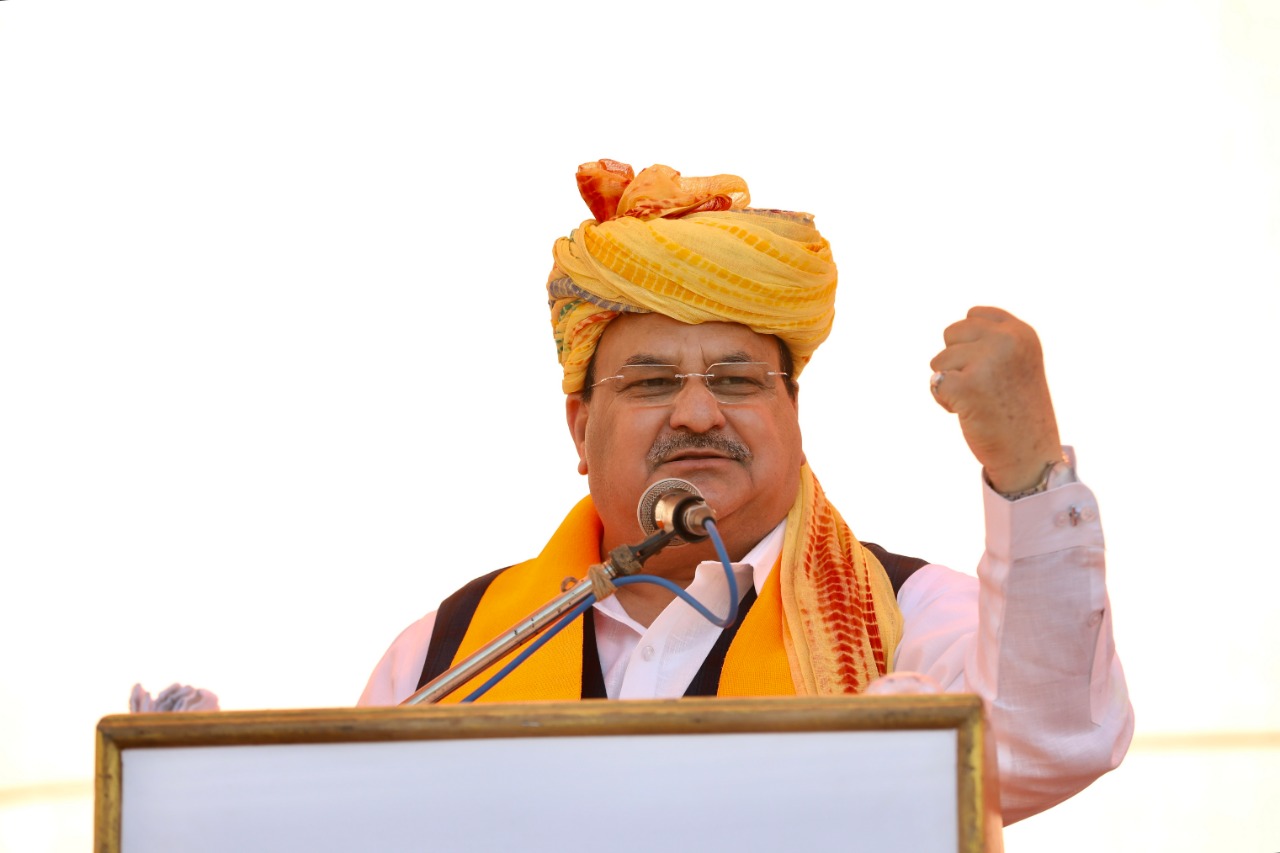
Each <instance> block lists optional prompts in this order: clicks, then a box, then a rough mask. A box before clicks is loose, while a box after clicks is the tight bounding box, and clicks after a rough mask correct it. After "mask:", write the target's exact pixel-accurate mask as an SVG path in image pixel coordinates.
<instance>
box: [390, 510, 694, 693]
mask: <svg viewBox="0 0 1280 853" xmlns="http://www.w3.org/2000/svg"><path fill="white" fill-rule="evenodd" d="M675 535H676V534H675V531H674V530H662V531H659V532H657V533H655V534H653V535H652V536H650V537H649V538H648V539H646V540H644V541H643V542H641V543H640V544H639V545H634V546H632V545H619V546H618V547H617V548H614V549H613V550H612V551H610V552H609V561H608V562H607V563H604V564H603V566H602V568H603V569H604V573H605V575H606V576H608V578H609V579H610V580H613V579H614V578H616V577H625V576H626V575H633V574H635V573H637V572H639V571H640V567H641V565H643V563H644V561H645V560H647V559H648V558H649V557H651V556H653V555H654V554H656V553H658V551H660V550H662V548H663V546H665V545H666V544H667V543H668V542H669V541H671V539H672V537H674V536H675ZM592 589H593V588H592V585H591V583H590V581H588V580H587V579H586V578H583V579H581V580H579V581H578V582H577V583H576V584H574V585H573V586H572V587H570V588H569V589H567V590H566V591H565V592H563V593H561V594H560V595H559V596H557V597H556V598H553V599H552V600H551V601H549V602H548V603H546V604H544V605H543V606H542V607H541V608H540V609H539V610H536V611H534V612H533V613H531V614H530V615H528V616H526V617H525V618H524V619H522V620H520V621H519V622H518V623H516V624H515V625H514V626H512V627H511V628H509V629H508V630H507V631H505V632H504V633H502V634H500V635H499V636H498V637H496V638H494V639H493V640H490V641H489V642H488V643H486V644H485V645H483V646H481V647H480V648H479V649H477V650H476V651H474V652H472V653H471V654H470V655H468V656H467V657H466V658H464V659H463V660H460V661H458V662H457V663H456V664H454V665H453V666H452V667H450V668H449V669H447V670H445V671H444V672H442V673H440V674H439V675H438V676H436V677H435V678H433V679H432V680H431V681H428V682H427V683H426V684H424V685H422V687H420V688H418V691H417V692H416V693H414V694H413V695H412V696H410V697H409V698H408V699H405V700H404V701H403V702H401V703H400V704H401V705H420V704H422V703H423V702H426V703H428V704H431V703H435V702H439V701H440V700H441V699H443V698H444V697H446V696H448V695H449V694H450V693H453V692H454V691H455V690H457V689H458V688H459V687H461V686H462V685H464V684H466V683H467V682H468V681H470V680H471V679H473V678H475V677H476V676H477V675H479V674H480V673H481V672H483V671H484V670H485V669H487V668H488V667H490V666H491V665H493V664H494V663H495V662H497V661H499V660H501V659H502V658H503V657H505V656H506V655H507V654H508V653H510V652H513V651H515V650H516V649H518V648H520V647H521V646H523V645H525V644H526V643H528V642H530V641H531V640H533V638H534V637H536V636H538V635H539V634H541V633H542V632H543V631H544V630H545V629H546V628H547V627H549V626H550V625H551V624H552V623H554V622H555V621H556V620H557V619H559V618H560V617H561V616H563V615H564V614H566V613H568V612H569V611H570V610H572V609H573V608H575V607H577V606H578V605H579V604H581V603H582V600H583V599H585V598H586V597H587V596H588V595H590V594H591V592H592Z"/></svg>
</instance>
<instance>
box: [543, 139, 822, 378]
mask: <svg viewBox="0 0 1280 853" xmlns="http://www.w3.org/2000/svg"><path fill="white" fill-rule="evenodd" d="M578 188H579V191H580V192H581V193H582V198H583V200H584V201H586V202H587V206H588V207H590V208H591V212H592V214H593V215H594V216H595V219H588V220H587V221H585V222H583V223H582V224H581V225H580V226H579V227H578V228H577V230H575V231H574V232H573V233H572V234H570V235H569V236H568V237H561V238H560V239H558V240H557V241H556V244H555V247H554V249H553V255H554V256H555V266H554V267H552V269H551V276H550V278H549V279H548V280H547V294H548V297H549V298H550V304H551V325H552V328H553V330H554V333H555V339H556V347H557V350H558V352H559V356H560V364H561V365H562V366H563V367H564V391H565V393H566V394H569V393H573V392H574V391H580V390H582V385H583V380H584V377H585V375H586V370H587V365H588V363H590V361H591V356H592V354H593V353H594V352H595V348H596V343H597V342H598V341H599V339H600V335H601V334H602V333H603V332H604V329H605V326H606V325H608V323H609V321H610V320H612V319H613V318H614V317H616V316H618V314H620V313H623V312H639V313H644V312H657V313H659V314H665V315H667V316H668V317H671V318H673V319H676V320H679V321H681V322H683V323H709V322H729V323H741V324H742V325H744V326H747V327H749V328H751V330H752V331H755V332H758V333H760V334H763V335H776V336H777V337H778V338H780V339H781V340H782V341H783V342H784V343H786V345H787V347H788V348H789V349H790V350H791V355H792V357H793V359H794V361H795V371H794V375H796V376H799V375H800V371H801V370H802V369H803V368H804V365H805V364H806V363H808V361H809V358H810V357H811V356H812V355H813V352H814V350H816V349H817V348H818V345H819V344H820V343H822V342H823V341H824V340H826V339H827V335H828V334H830V332H831V323H832V320H833V319H834V317H835V298H836V265H835V261H833V260H832V258H831V247H830V246H829V245H828V244H827V241H826V240H824V239H823V237H822V235H821V234H819V233H818V230H817V229H816V228H814V227H813V217H812V216H810V215H809V214H807V213H792V212H789V211H783V210H761V209H754V208H749V207H747V206H746V205H747V204H749V203H750V201H751V196H750V193H748V191H747V184H746V182H745V181H744V180H742V178H739V177H738V176H736V175H715V176H713V177H709V178H685V177H682V176H681V175H680V173H679V172H677V171H676V170H674V169H672V168H670V167H669V166H650V167H649V168H647V169H644V170H643V171H641V172H640V174H639V175H635V174H634V173H633V172H632V170H631V167H630V166H628V165H626V164H625V163H618V162H616V161H614V160H600V161H597V162H595V163H585V164H583V165H582V166H580V167H578Z"/></svg>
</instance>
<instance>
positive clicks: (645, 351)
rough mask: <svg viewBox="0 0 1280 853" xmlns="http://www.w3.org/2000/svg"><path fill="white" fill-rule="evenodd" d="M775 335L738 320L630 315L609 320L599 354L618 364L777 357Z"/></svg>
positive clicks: (768, 358)
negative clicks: (681, 319) (685, 320)
mask: <svg viewBox="0 0 1280 853" xmlns="http://www.w3.org/2000/svg"><path fill="white" fill-rule="evenodd" d="M777 351H778V343H777V339H776V338H774V337H773V336H771V335H762V334H759V333H758V332H754V331H752V330H751V329H750V328H748V327H747V326H743V325H741V324H740V323H698V324H690V323H681V322H679V321H677V320H673V319H671V318H670V317H665V316H663V315H660V314H644V315H629V316H624V317H619V318H617V319H616V320H614V321H613V322H611V323H610V324H609V327H608V328H607V329H605V331H604V335H603V336H602V337H601V339H600V346H599V350H598V354H607V357H608V358H609V360H610V361H612V362H615V363H617V364H679V363H680V362H681V361H682V360H687V359H693V360H695V361H702V362H705V363H706V364H712V363H715V362H723V361H764V360H772V359H771V357H773V358H776V356H777Z"/></svg>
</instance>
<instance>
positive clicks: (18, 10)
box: [0, 0, 1280, 846]
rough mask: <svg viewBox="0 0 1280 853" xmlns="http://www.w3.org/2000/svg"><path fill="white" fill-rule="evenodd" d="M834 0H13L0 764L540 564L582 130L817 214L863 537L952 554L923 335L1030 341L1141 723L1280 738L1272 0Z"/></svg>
mask: <svg viewBox="0 0 1280 853" xmlns="http://www.w3.org/2000/svg"><path fill="white" fill-rule="evenodd" d="M832 8H833V7H829V6H828V5H826V4H823V5H818V4H809V3H804V2H800V3H791V4H786V6H785V7H777V6H763V5H761V6H757V5H755V4H749V3H740V2H738V3H729V2H713V3H696V4H695V3H671V2H657V3H646V4H643V5H636V6H621V5H619V6H616V7H609V6H602V5H601V4H598V3H588V2H556V3H552V4H525V5H521V6H518V7H513V8H504V7H487V6H477V5H467V4H453V5H441V4H420V3H392V2H385V3H372V4H363V5H360V6H353V5H351V4H341V3H333V2H307V3H302V2H297V0H266V2H261V3H255V4H251V5H244V6H238V7H236V6H233V7H228V6H225V5H217V4H195V3H175V2H159V0H153V1H152V2H127V3H110V4H104V3H92V2H87V0H42V2H31V0H25V2H24V0H12V2H5V3H3V4H0V578H2V579H3V580H2V581H0V583H2V584H3V586H0V647H2V648H3V649H4V651H3V653H0V791H3V790H4V789H6V788H10V789H12V788H19V787H22V786H30V785H37V784H55V783H62V782H67V781H76V780H84V779H88V778H89V776H90V774H91V772H92V758H93V756H92V732H93V725H94V723H95V722H96V720H97V719H98V718H99V717H101V716H103V715H105V714H111V713H118V712H122V711H124V710H125V709H126V707H127V697H128V694H129V689H130V687H131V686H132V685H133V684H134V683H135V682H138V681H140V682H142V683H143V684H144V686H146V687H147V688H148V689H150V690H152V692H158V691H159V690H160V689H162V688H163V687H165V686H166V685H168V684H169V683H171V682H174V681H180V682H184V683H190V684H194V685H197V686H202V687H207V688H209V689H212V690H213V691H215V692H216V693H218V695H219V696H220V697H221V699H222V704H223V707H224V708H227V709H245V708H279V707H309V706H340V705H348V704H352V703H354V701H355V699H356V697H357V696H358V695H359V693H360V690H361V688H362V687H363V684H364V680H365V678H366V677H367V676H368V673H369V671H370V670H371V669H372V667H373V665H374V663H375V662H376V661H377V659H378V657H379V656H380V655H381V654H382V652H383V650H384V649H385V648H386V646H387V645H388V644H389V643H390V641H391V640H392V639H393V638H394V637H395V635H396V633H397V632H398V631H399V630H400V629H401V628H403V627H404V626H405V625H406V624H408V623H409V622H410V621H412V620H413V619H415V618H417V617H419V616H421V615H422V614H423V613H425V612H426V611H428V610H430V609H432V608H434V606H435V605H436V603H438V601H439V600H440V598H442V597H443V596H444V595H446V594H448V593H449V592H451V591H452V590H453V589H455V588H456V587H457V586H458V585H460V584H461V583H462V582H464V581H465V580H467V579H469V578H471V577H473V576H476V575H478V574H482V573H485V572H488V571H490V570H492V569H494V568H497V567H500V566H503V565H508V564H510V563H513V562H516V561H518V560H521V559H525V558H527V557H529V556H531V555H533V554H535V553H536V552H537V551H538V550H539V549H540V548H541V545H542V543H543V542H544V541H545V539H546V537H547V536H548V535H549V533H550V531H551V530H552V529H553V527H554V525H555V524H557V523H558V522H559V520H560V518H561V517H562V516H563V514H564V513H565V512H566V511H567V510H568V508H569V507H570V506H571V505H572V504H573V502H574V501H576V499H577V498H579V497H580V496H581V495H582V494H583V493H584V492H585V481H584V480H583V479H581V478H579V477H578V475H577V474H576V473H575V467H574V466H575V461H576V457H575V455H574V453H573V448H572V445H571V443H570V441H569V439H568V435H567V432H566V429H565V427H564V421H563V402H562V396H561V395H560V393H559V390H558V389H559V369H558V366H557V364H556V361H555V355H554V348H553V345H552V342H551V336H550V326H549V321H548V315H547V311H546V306H545V291H544V289H543V284H544V282H545V277H546V274H547V271H548V270H549V267H550V249H551V245H552V242H553V241H554V239H555V238H556V237H557V236H559V235H562V234H566V233H568V232H569V231H570V230H571V229H572V228H573V227H575V226H576V225H577V224H578V223H579V222H580V221H581V220H583V219H586V218H587V217H588V215H589V214H588V212H587V210H586V207H585V205H583V204H582V202H581V200H580V199H579V198H578V196H577V192H576V187H575V183H574V177H573V176H574V171H575V169H576V167H577V165H578V164H579V163H581V162H584V161H587V160H594V159H598V158H601V157H611V158H615V159H620V160H624V161H627V162H630V163H632V164H633V165H635V166H636V167H637V168H641V167H643V166H647V165H650V164H652V163H665V164H667V165H670V166H672V167H674V168H676V169H679V170H681V171H682V172H684V173H685V174H689V175H700V174H712V173H717V172H730V173H735V174H739V175H741V176H743V177H744V178H746V180H747V181H748V183H749V185H750V187H751V192H752V197H753V201H754V203H755V204H757V205H759V206H765V207H783V208H791V209H799V210H806V211H810V212H812V213H814V214H815V215H816V217H817V224H818V226H819V228H820V229H821V230H822V232H823V233H824V235H825V236H826V237H827V238H828V239H829V240H830V241H831V242H832V245H833V248H834V251H835V255H836V259H837V261H838V263H839V265H840V275H841V289H840V295H839V298H838V303H837V310H838V317H837V321H836V329H835V332H834V335H833V337H832V339H831V341H830V342H828V344H826V345H825V346H824V348H823V349H822V350H820V351H819V353H818V354H817V356H816V357H815V359H814V361H813V362H812V364H811V366H810V367H809V368H808V370H807V371H806V374H805V376H804V377H803V380H802V388H803V392H802V395H801V415H802V424H803V426H804V430H805V441H806V451H807V453H808V456H809V459H810V460H811V462H812V463H813V466H814V469H815V471H816V472H817V474H818V476H819V477H820V478H821V479H822V481H823V483H824V485H825V487H826V489H827V491H828V492H829V493H830V494H831V495H832V497H833V499H834V500H835V501H836V503H837V505H838V506H840V507H841V510H842V512H843V513H844V515H845V516H846V517H847V518H848V519H849V520H850V523H851V524H852V525H853V527H854V530H855V532H856V533H857V534H858V535H860V536H862V537H864V538H866V539H869V540H872V541H876V542H879V543H881V544H882V545H885V546H886V547H888V548H890V549H891V550H896V551H900V552H903V553H911V554H919V555H920V556H924V557H926V558H928V559H930V560H933V561H936V562H943V563H947V564H950V565H952V566H955V567H956V568H961V569H967V570H971V568H972V566H973V565H974V564H976V561H977V557H978V555H979V553H980V551H981V548H982V520H981V515H980V510H981V507H980V500H979V490H978V469H977V465H976V463H975V462H974V461H973V459H972V457H971V456H969V454H968V451H967V449H966V447H965V445H964V442H963V440H962V439H961V437H960V433H959V430H958V428H957V427H956V425H955V423H954V419H952V418H951V417H950V416H948V415H946V414H945V413H943V412H942V411H941V410H939V409H938V408H937V407H936V406H935V405H934V403H933V402H932V400H931V399H930V397H929V394H928V390H927V382H928V378H929V368H928V362H929V359H930V358H931V357H932V356H933V355H934V354H935V353H936V352H937V350H938V349H940V348H941V334H942V329H943V328H945V326H946V325H948V324H949V323H951V322H953V321H954V320H956V319H959V318H960V317H962V316H963V315H964V312H965V311H966V310H967V309H968V308H969V307H970V306H972V305H976V304H994V305H999V306H1002V307H1004V308H1007V309H1008V310H1010V311H1012V312H1014V313H1015V314H1018V315H1019V316H1021V317H1023V318H1024V319H1026V320H1028V321H1029V322H1031V323H1032V324H1033V325H1034V326H1036V328H1037V329H1038V330H1039V331H1040V333H1041V337H1042V339H1043V341H1044V345H1045V350H1046V358H1047V362H1048V367H1049V372H1050V381H1051V385H1052V388H1053V391H1054V396H1055V401H1056V403H1057V406H1058V410H1059V420H1060V425H1061V428H1062V434H1063V437H1064V440H1066V441H1068V442H1070V443H1072V444H1073V445H1075V447H1076V448H1077V451H1078V453H1079V458H1080V473H1081V475H1082V477H1083V479H1084V480H1085V481H1086V482H1088V483H1089V484H1090V485H1091V486H1093V488H1094V489H1095V491H1096V492H1097V493H1098V496H1099V499H1100V502H1101V506H1102V512H1103V516H1104V526H1105V530H1106V533H1107V541H1108V548H1109V567H1110V588H1111V594H1112V602H1113V607H1114V613H1115V623H1116V632H1117V640H1118V642H1119V647H1120V653H1121V657H1122V659H1123V661H1124V663H1125V667H1126V670H1127V672H1128V674H1129V679H1130V686H1131V689H1132V693H1133V698H1134V704H1135V707H1136V709H1137V714H1138V720H1139V731H1140V733H1142V732H1151V733H1161V732H1188V731H1206V730H1218V729H1237V730H1251V731H1258V730H1275V729H1277V728H1280V711H1278V710H1277V709H1280V652H1277V649H1280V628H1278V627H1277V626H1278V625H1280V620H1277V619H1276V616H1277V605H1276V604H1275V602H1276V600H1277V598H1280V581H1277V571H1276V569H1277V560H1276V557H1275V556H1274V553H1273V552H1274V548H1273V542H1272V540H1273V538H1274V537H1273V535H1272V532H1273V531H1274V529H1275V521H1274V518H1275V511H1276V509H1277V507H1276V501H1275V499H1274V497H1272V494H1271V493H1272V492H1273V489H1272V488H1271V486H1270V483H1271V479H1272V476H1271V465H1270V456H1271V449H1272V447H1273V444H1274V435H1275V432H1276V428H1275V425H1274V417H1273V414H1272V412H1273V409H1274V405H1275V404H1274V391H1273V389H1272V387H1271V385H1272V383H1271V382H1270V376H1271V368H1272V366H1273V363H1274V360H1275V359H1274V347H1275V344H1274V341H1275V337H1276V333H1275V329H1276V325H1277V319H1280V312H1278V311H1277V303H1278V302H1280V297H1278V296H1277V293H1278V288H1277V285H1278V284H1280V201H1278V198H1280V155H1278V154H1277V151H1280V65H1278V64H1277V61H1276V59H1275V58H1274V57H1276V56H1277V55H1280V38H1278V37H1277V36H1276V33H1277V31H1278V29H1280V22H1278V20H1277V17H1278V14H1277V12H1276V11H1275V7H1274V5H1273V4H1271V3H1269V2H1266V0H1247V1H1246V0H1237V2H1210V0H1187V2H1155V0H1111V2H1101V0H1087V2H1083V3H1076V4H1070V5H1058V6H1054V7H1049V6H1045V5H1043V4H1021V3H1013V2H993V0H979V2H975V3H970V4H963V5H962V4H948V3H941V2H939V3H917V4H870V3H865V4H863V3H854V4H845V5H844V6H843V7H841V10H840V11H838V12H834V11H832ZM1224 685H1225V686H1229V687H1228V689H1229V693H1228V695H1229V697H1230V699H1229V701H1228V700H1224V696H1223V692H1222V690H1223V686H1224ZM3 843H4V839H3V837H0V846H3Z"/></svg>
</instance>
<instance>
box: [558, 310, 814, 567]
mask: <svg viewBox="0 0 1280 853" xmlns="http://www.w3.org/2000/svg"><path fill="white" fill-rule="evenodd" d="M735 361H754V362H763V363H765V364H767V365H768V366H769V370H772V371H777V370H779V369H780V365H779V353H778V342H777V340H776V339H775V338H773V337H771V336H767V335H760V334H757V333H755V332H753V331H751V330H750V329H748V328H747V327H746V326H741V325H738V324H736V323H702V324H699V325H689V324H687V323H681V322H679V321H677V320H672V319H671V318H669V317H666V316H663V315H661V314H629V315H623V316H621V317H618V318H617V319H615V320H613V321H612V322H611V323H610V324H609V326H608V328H607V329H606V330H605V332H604V334H603V335H602V336H601V339H600V343H599V345H598V347H597V348H596V355H595V377H596V379H597V381H598V380H599V379H601V378H603V377H607V376H613V375H615V374H617V373H618V372H619V369H620V368H622V367H623V365H627V364H639V363H649V364H655V363H657V364H673V365H676V366H677V367H678V368H679V372H681V373H706V372H707V367H709V366H710V365H712V364H716V363H719V362H735ZM769 381H770V383H772V384H771V385H770V390H769V392H768V393H764V394H760V395H757V396H756V397H753V398H750V399H749V400H748V401H747V402H738V403H732V404H725V403H720V402H717V400H716V399H715V397H713V396H712V394H711V392H710V391H709V390H707V386H706V385H705V384H704V382H703V381H702V380H701V379H697V378H690V379H688V380H686V381H685V383H684V387H683V388H682V389H681V390H680V391H679V393H678V394H676V395H675V397H674V399H672V400H671V401H670V402H669V403H668V404H665V405H660V406H652V405H641V404H639V403H637V401H635V400H633V399H630V398H629V397H628V396H627V395H625V394H620V393H618V391H617V390H616V384H615V383H614V382H604V383H603V384H601V385H599V386H598V387H597V388H596V389H595V390H594V392H593V394H592V396H591V400H590V402H585V401H583V400H582V398H581V395H580V394H571V395H569V399H568V402H567V414H568V420H569V429H570V431H571V432H572V434H573V438H574V442H575V444H576V445H577V448H578V458H579V463H578V470H579V471H581V472H582V473H584V474H586V475H587V477H588V480H589V483H590V488H591V495H592V498H593V499H594V501H595V505H596V509H597V511H598V512H599V513H600V517H601V519H602V520H603V521H604V526H605V531H604V542H603V543H602V545H603V549H602V550H604V551H606V552H607V551H608V550H609V549H610V548H612V547H614V546H616V545H618V544H622V543H635V542H639V541H640V540H642V539H643V538H644V534H643V532H642V531H641V530H640V526H639V523H638V522H637V521H636V504H637V503H638V502H639V500H640V496H641V495H642V494H643V493H644V491H645V489H646V488H648V487H649V486H650V485H652V484H653V483H656V482H658V481H659V480H662V479H666V478H668V477H678V478H680V479H682V480H688V481H689V482H691V483H693V484H694V485H695V486H697V487H698V490H699V491H701V492H702V495H703V497H705V498H706V500H707V503H708V504H709V505H710V506H711V508H712V509H713V510H714V511H715V513H716V519H717V526H718V529H719V530H720V533H721V536H722V537H723V538H724V540H725V543H726V545H727V546H728V548H729V552H730V555H731V556H732V557H733V558H734V559H738V558H740V557H742V556H743V554H744V553H745V551H746V550H747V549H749V548H750V547H752V546H753V545H754V544H755V543H756V542H757V541H759V539H761V538H762V537H763V536H764V535H765V534H766V533H768V532H769V531H770V530H771V529H773V527H775V526H776V525H777V524H778V522H780V521H781V520H782V519H783V518H784V517H785V516H786V514H787V511H788V510H789V509H790V508H791V504H792V502H793V501H794V499H795V495H796V491H797V489H798V488H799V483H800V465H801V463H802V462H803V461H804V452H803V450H802V448H801V441H800V423H799V419H798V410H797V407H796V401H795V400H794V399H792V397H791V396H790V395H788V394H787V391H786V388H785V386H784V385H783V381H782V379H781V378H780V377H770V378H769Z"/></svg>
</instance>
